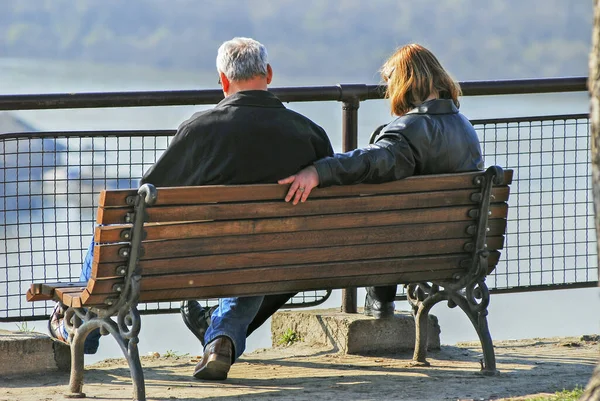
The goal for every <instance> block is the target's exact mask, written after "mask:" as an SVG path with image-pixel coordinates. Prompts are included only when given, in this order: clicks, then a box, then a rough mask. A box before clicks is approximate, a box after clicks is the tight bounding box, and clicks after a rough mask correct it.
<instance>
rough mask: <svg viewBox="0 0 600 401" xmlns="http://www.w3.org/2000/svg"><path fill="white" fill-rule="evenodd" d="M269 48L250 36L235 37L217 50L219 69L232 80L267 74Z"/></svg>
mask: <svg viewBox="0 0 600 401" xmlns="http://www.w3.org/2000/svg"><path fill="white" fill-rule="evenodd" d="M267 57H268V55H267V48H266V47H265V46H264V45H263V44H261V43H260V42H257V41H256V40H254V39H250V38H233V39H231V40H228V41H227V42H225V43H223V44H222V45H221V47H219V51H218V52H217V70H218V71H220V72H222V73H223V74H225V76H226V77H227V79H229V80H230V81H246V80H248V79H251V78H254V77H256V76H265V77H266V76H267V64H268V61H267Z"/></svg>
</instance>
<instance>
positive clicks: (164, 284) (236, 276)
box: [87, 251, 497, 293]
mask: <svg viewBox="0 0 600 401" xmlns="http://www.w3.org/2000/svg"><path fill="white" fill-rule="evenodd" d="M494 252H497V251H494ZM468 258H469V254H467V253H461V254H450V255H442V256H423V257H414V256H411V257H405V258H381V259H371V260H354V261H340V262H327V263H318V264H316V263H315V264H292V265H285V266H280V265H277V266H267V267H242V268H237V269H227V270H218V271H212V270H206V271H204V272H191V273H184V274H172V273H166V274H163V275H154V276H143V278H142V282H141V289H142V291H151V290H157V289H159V290H162V289H177V288H186V287H190V286H193V287H205V286H215V285H228V284H242V283H254V282H257V283H258V282H266V281H277V282H281V281H290V280H302V279H306V278H309V277H314V278H326V277H330V278H334V277H337V276H356V275H360V274H363V273H365V272H369V273H370V274H374V275H377V274H389V273H394V272H415V271H418V272H421V273H426V272H430V271H435V270H444V269H453V268H459V267H460V266H459V264H460V262H461V261H462V260H465V259H468ZM121 281H122V280H121V279H94V278H92V279H90V282H89V283H88V286H87V289H88V291H90V292H92V293H112V292H115V291H114V290H113V286H114V285H115V284H118V283H120V282H121Z"/></svg>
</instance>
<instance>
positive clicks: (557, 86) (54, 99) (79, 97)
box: [0, 77, 587, 110]
mask: <svg viewBox="0 0 600 401" xmlns="http://www.w3.org/2000/svg"><path fill="white" fill-rule="evenodd" d="M460 85H461V88H462V92H463V95H464V96H492V95H510V94H512V95H515V94H527V93H551V92H579V91H586V90H587V78H586V77H571V78H542V79H515V80H498V81H466V82H460ZM270 91H271V92H272V93H273V94H275V95H276V96H277V97H278V98H279V99H280V100H281V101H282V102H318V101H339V102H348V101H351V100H359V101H360V100H369V99H382V98H383V97H384V94H385V86H384V85H365V84H339V85H335V86H310V87H285V88H272V89H270ZM222 99H223V92H222V91H221V90H219V89H207V90H178V91H137V92H103V93H51V94H27V95H1V96H0V110H40V109H79V108H101V107H106V108H120V107H148V106H184V105H192V104H194V105H197V104H216V103H218V102H220V101H221V100H222Z"/></svg>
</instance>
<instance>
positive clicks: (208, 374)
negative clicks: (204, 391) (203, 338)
mask: <svg viewBox="0 0 600 401" xmlns="http://www.w3.org/2000/svg"><path fill="white" fill-rule="evenodd" d="M232 356H233V344H232V343H231V340H230V339H229V338H228V337H217V338H216V339H214V340H213V341H211V342H210V343H208V344H206V347H204V355H203V356H202V359H201V360H200V362H198V364H197V365H196V369H195V370H194V377H195V378H196V379H202V380H225V379H227V373H229V368H231V363H232V360H233V358H232Z"/></svg>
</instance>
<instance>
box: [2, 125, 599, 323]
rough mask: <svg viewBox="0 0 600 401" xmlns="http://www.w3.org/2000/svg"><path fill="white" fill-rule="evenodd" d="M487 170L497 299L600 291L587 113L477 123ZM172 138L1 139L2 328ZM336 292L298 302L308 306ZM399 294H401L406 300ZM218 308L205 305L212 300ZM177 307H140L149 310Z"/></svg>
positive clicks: (26, 313)
mask: <svg viewBox="0 0 600 401" xmlns="http://www.w3.org/2000/svg"><path fill="white" fill-rule="evenodd" d="M473 123H474V126H475V128H476V130H477V132H478V134H479V137H480V140H481V144H482V150H483V153H484V157H485V163H486V165H487V166H489V165H493V164H498V165H500V166H502V167H504V168H510V169H514V170H515V176H514V180H513V184H512V186H511V195H510V201H509V205H510V206H509V216H508V226H507V234H506V243H505V248H504V250H503V251H502V257H501V259H500V262H499V264H498V266H497V267H496V269H495V271H494V272H493V273H492V274H491V275H490V276H488V279H487V283H488V286H489V287H490V289H491V290H492V291H529V290H532V289H536V288H541V287H543V288H565V287H574V286H595V285H596V283H597V280H598V273H597V271H598V270H597V257H596V255H597V251H596V236H595V230H594V221H593V204H592V196H591V171H590V132H589V130H590V126H589V119H588V116H587V115H570V116H549V117H529V118H515V119H495V120H477V121H473ZM173 133H174V132H173V131H170V130H165V131H119V132H115V131H110V132H76V133H74V132H70V133H26V134H19V135H6V134H5V135H1V136H0V154H1V155H2V158H1V159H0V221H3V222H4V224H3V225H2V226H0V321H18V320H34V319H43V318H45V317H46V316H47V315H48V313H49V308H50V307H51V306H52V303H44V302H33V303H29V302H27V301H26V300H25V297H24V295H23V294H24V293H25V291H26V290H27V288H28V287H29V285H30V284H31V282H34V281H71V280H74V279H77V277H78V276H79V271H80V268H81V261H82V260H83V257H84V252H85V251H86V249H87V247H88V244H89V242H90V240H91V238H92V233H93V228H94V219H95V212H96V207H97V202H98V193H99V192H100V191H101V190H102V189H104V188H135V187H137V184H138V181H139V178H140V177H141V175H142V174H143V172H144V171H146V170H147V169H148V168H149V167H150V166H151V165H152V164H153V163H154V161H155V160H156V159H157V158H158V156H160V154H161V153H162V152H163V151H164V149H165V148H166V147H167V145H168V143H169V140H170V137H171V136H172V135H173ZM329 294H330V292H328V291H311V292H305V293H301V294H299V295H298V296H297V297H295V298H294V299H293V300H292V301H291V304H293V305H299V306H305V305H312V304H316V303H318V302H321V301H322V300H324V299H326V298H328V297H329ZM402 296H403V295H402V293H400V294H399V298H402ZM214 302H215V300H207V301H206V303H207V304H213V303H214ZM176 308H178V305H175V304H172V303H157V304H145V305H141V309H142V311H143V312H145V313H162V312H171V311H173V310H176Z"/></svg>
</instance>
